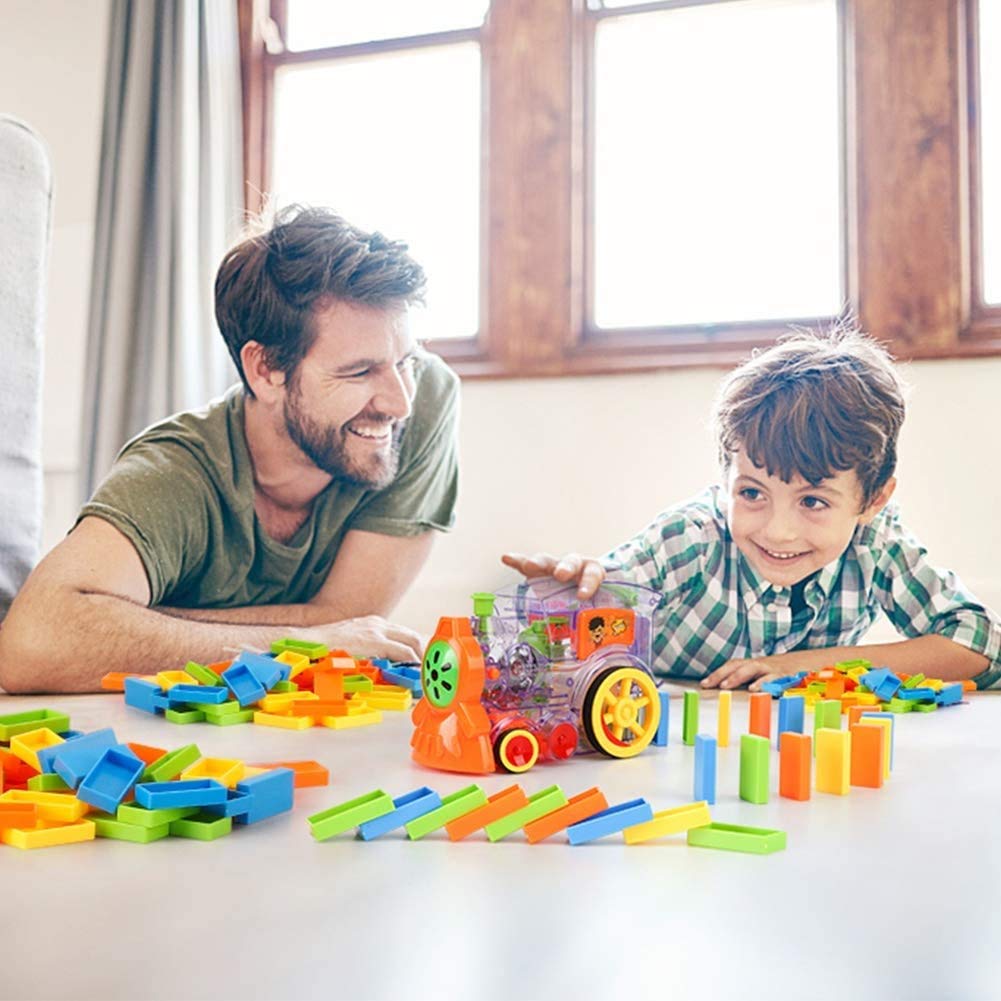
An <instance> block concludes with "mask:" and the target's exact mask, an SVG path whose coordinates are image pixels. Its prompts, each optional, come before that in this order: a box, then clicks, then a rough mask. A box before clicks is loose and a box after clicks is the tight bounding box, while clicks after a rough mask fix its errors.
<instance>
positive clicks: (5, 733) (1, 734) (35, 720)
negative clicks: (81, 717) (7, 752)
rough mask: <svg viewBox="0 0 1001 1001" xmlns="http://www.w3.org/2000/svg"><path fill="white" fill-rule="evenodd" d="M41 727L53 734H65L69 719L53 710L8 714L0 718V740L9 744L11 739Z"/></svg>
mask: <svg viewBox="0 0 1001 1001" xmlns="http://www.w3.org/2000/svg"><path fill="white" fill-rule="evenodd" d="M41 727H47V728H48V729H49V730H52V731H53V732H54V733H65V732H66V731H67V730H68V729H69V728H70V718H69V716H67V715H66V714H65V713H61V712H56V710H55V709H29V710H28V711H27V712H23V713H9V714H8V715H6V716H0V740H2V741H4V742H5V743H8V744H9V743H10V739H11V737H16V736H17V735H18V734H21V733H28V732H30V731H31V730H38V729H40V728H41Z"/></svg>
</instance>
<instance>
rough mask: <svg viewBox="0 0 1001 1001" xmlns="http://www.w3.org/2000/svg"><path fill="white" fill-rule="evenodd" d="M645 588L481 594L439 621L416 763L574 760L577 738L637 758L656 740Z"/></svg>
mask: <svg viewBox="0 0 1001 1001" xmlns="http://www.w3.org/2000/svg"><path fill="white" fill-rule="evenodd" d="M658 600H659V599H658V596H657V595H656V593H655V592H653V591H650V590H649V589H648V588H643V587H638V586H636V585H632V584H617V583H612V582H606V583H605V584H603V585H602V587H601V588H599V590H598V592H597V593H596V594H595V595H594V597H593V598H592V599H591V600H590V601H587V602H581V601H578V600H577V596H576V587H575V586H574V585H565V584H559V583H558V582H556V581H552V580H548V579H546V580H537V581H530V582H528V583H527V584H521V585H518V586H517V587H515V588H511V589H509V590H507V591H501V592H498V593H497V594H496V595H495V594H475V595H473V608H474V614H473V616H472V617H471V618H469V619H464V618H443V619H442V620H441V621H440V622H439V623H438V629H437V631H436V632H435V634H434V636H433V637H432V639H431V642H430V643H429V644H428V648H427V650H426V651H425V654H424V660H423V662H422V664H421V683H422V685H423V688H424V697H423V698H422V699H421V701H420V702H419V703H418V704H417V707H416V708H415V709H414V713H413V721H414V724H415V727H416V729H415V731H414V735H413V739H412V741H411V744H412V745H413V757H414V760H415V761H417V762H418V763H420V764H422V765H427V766H428V767H430V768H439V769H444V770H446V771H457V772H469V773H473V774H482V773H485V772H492V771H494V770H495V769H501V770H504V771H508V772H524V771H527V770H528V769H530V768H531V767H532V766H533V765H535V764H536V762H538V761H552V760H563V759H565V758H569V757H571V756H572V755H573V754H574V753H575V752H576V751H577V749H578V746H579V744H580V743H581V741H583V742H585V743H586V744H587V746H589V747H590V748H591V749H593V750H596V751H599V752H601V753H603V754H606V755H608V756H610V757H615V758H629V757H633V756H634V755H636V754H639V752H640V751H642V750H643V749H644V748H645V747H647V746H648V745H649V743H650V742H651V741H652V740H653V738H654V736H655V734H656V731H657V725H658V723H659V721H660V699H659V698H658V695H657V688H656V683H655V681H654V679H653V675H652V674H651V672H650V669H649V666H648V665H649V661H650V633H651V630H650V616H651V614H652V611H653V609H654V608H655V607H656V605H657V602H658Z"/></svg>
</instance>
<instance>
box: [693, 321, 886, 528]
mask: <svg viewBox="0 0 1001 1001" xmlns="http://www.w3.org/2000/svg"><path fill="white" fill-rule="evenodd" d="M713 417H714V425H715V431H716V440H717V443H718V446H719V456H720V463H721V464H722V466H723V469H724V470H726V469H728V468H729V465H730V461H731V459H732V456H733V454H734V453H735V452H736V451H738V449H740V448H741V447H743V448H744V450H745V452H746V453H747V455H748V457H749V458H750V459H751V461H752V462H753V463H754V464H755V465H756V466H759V467H762V468H764V469H765V470H767V472H768V475H769V476H774V475H775V474H776V473H778V475H779V477H780V478H781V479H782V480H783V481H784V482H785V483H788V482H789V481H790V480H791V479H792V478H793V476H795V475H797V474H798V475H799V476H801V477H802V478H803V479H804V480H806V481H807V482H808V483H812V484H818V483H820V481H821V480H824V479H826V478H828V477H830V476H833V475H834V474H835V473H836V472H841V471H844V470H849V469H854V470H855V473H856V475H857V476H858V479H859V483H860V484H861V487H862V509H863V510H864V509H865V508H866V507H868V506H869V505H870V504H871V503H872V501H873V500H874V499H875V497H876V495H877V494H878V493H879V491H880V489H882V487H883V486H884V485H885V484H886V482H887V480H889V478H890V477H891V476H892V475H893V471H894V469H896V465H897V435H898V434H899V432H900V426H901V424H902V423H903V421H904V388H903V383H902V382H901V379H900V377H899V376H898V374H897V372H896V369H895V367H894V364H893V361H892V359H891V358H890V356H889V355H888V354H887V352H886V351H885V350H884V349H883V348H882V346H880V345H879V344H878V343H877V342H876V341H874V340H873V339H872V338H871V337H868V336H866V335H865V334H863V333H861V332H859V330H858V329H856V328H855V327H854V326H852V325H849V324H838V325H836V326H835V327H834V328H833V329H831V330H829V331H827V332H813V331H797V332H796V333H794V334H791V335H789V336H787V337H784V338H782V339H780V340H779V341H778V342H777V343H776V344H775V345H773V346H772V347H770V348H768V349H767V350H765V351H761V352H755V353H754V354H753V355H752V356H751V358H750V359H749V360H748V361H746V362H745V363H744V364H743V365H741V366H740V367H739V368H737V369H735V370H734V371H733V372H731V373H730V375H729V376H727V378H726V379H725V380H724V381H723V384H722V386H721V387H720V392H719V395H718V397H717V400H716V406H715V410H714V415H713Z"/></svg>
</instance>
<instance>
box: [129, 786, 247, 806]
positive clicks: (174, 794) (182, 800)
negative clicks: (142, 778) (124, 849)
mask: <svg viewBox="0 0 1001 1001" xmlns="http://www.w3.org/2000/svg"><path fill="white" fill-rule="evenodd" d="M228 798H229V790H228V789H227V788H226V787H225V786H224V785H223V784H222V783H221V782H216V780H215V779H181V780H180V781H177V782H140V783H139V785H137V786H136V802H137V803H138V804H139V805H140V806H144V807H146V809H147V810H169V809H171V808H172V807H175V806H216V805H220V804H222V803H225V802H226V800H227V799H228Z"/></svg>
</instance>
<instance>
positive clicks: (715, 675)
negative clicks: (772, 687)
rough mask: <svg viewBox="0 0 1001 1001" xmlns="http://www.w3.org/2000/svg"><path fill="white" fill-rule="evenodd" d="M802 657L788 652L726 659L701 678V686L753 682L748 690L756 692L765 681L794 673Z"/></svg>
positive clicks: (737, 684)
mask: <svg viewBox="0 0 1001 1001" xmlns="http://www.w3.org/2000/svg"><path fill="white" fill-rule="evenodd" d="M801 663H802V658H800V659H799V660H797V659H796V657H795V655H792V658H790V655H789V654H785V653H783V654H776V655H775V656H774V657H752V658H749V659H748V660H728V661H727V662H726V663H725V664H724V665H723V666H722V667H718V668H716V670H715V671H713V672H712V674H709V675H706V677H705V678H703V679H702V687H703V688H739V687H740V686H741V685H746V684H747V683H748V682H749V681H750V682H753V684H752V685H751V686H750V689H749V690H750V691H752V692H757V691H760V690H761V686H762V685H763V684H764V683H765V682H766V681H774V680H775V679H776V678H784V677H786V676H787V675H789V674H795V673H796V672H797V671H798V670H800V669H801V668H800V667H799V666H798V665H799V664H801Z"/></svg>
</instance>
